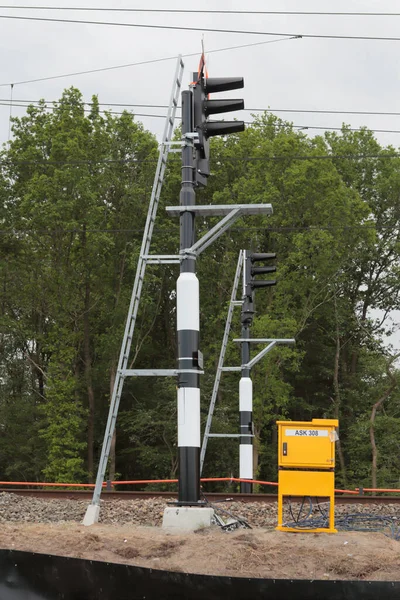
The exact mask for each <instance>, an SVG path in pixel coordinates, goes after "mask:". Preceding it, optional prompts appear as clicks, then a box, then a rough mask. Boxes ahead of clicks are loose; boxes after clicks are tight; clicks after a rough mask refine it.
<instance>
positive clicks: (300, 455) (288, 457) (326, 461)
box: [277, 419, 339, 469]
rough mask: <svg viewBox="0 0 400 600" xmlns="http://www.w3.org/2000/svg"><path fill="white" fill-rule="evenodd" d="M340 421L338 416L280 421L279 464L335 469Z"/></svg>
mask: <svg viewBox="0 0 400 600" xmlns="http://www.w3.org/2000/svg"><path fill="white" fill-rule="evenodd" d="M338 424H339V423H338V421H337V419H313V420H312V421H277V425H278V444H279V451H278V465H279V467H291V468H303V469H304V468H309V469H310V468H311V469H313V468H315V469H333V468H334V467H335V441H336V440H337V434H336V427H338Z"/></svg>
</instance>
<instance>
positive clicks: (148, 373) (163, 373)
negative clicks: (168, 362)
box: [120, 369, 204, 377]
mask: <svg viewBox="0 0 400 600" xmlns="http://www.w3.org/2000/svg"><path fill="white" fill-rule="evenodd" d="M180 373H197V374H200V375H204V371H200V369H125V370H124V371H120V374H121V375H122V376H123V377H176V376H177V375H179V374H180Z"/></svg>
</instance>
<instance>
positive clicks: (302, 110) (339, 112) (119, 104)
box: [0, 38, 400, 117]
mask: <svg viewBox="0 0 400 600" xmlns="http://www.w3.org/2000/svg"><path fill="white" fill-rule="evenodd" d="M285 39H286V38H285ZM42 101H43V102H45V103H47V104H58V103H59V102H60V100H44V99H41V100H28V99H25V100H23V99H21V100H13V102H14V104H15V103H16V102H25V103H27V102H28V103H30V104H39V103H40V102H42ZM0 102H8V98H0ZM82 104H85V105H87V106H92V105H93V102H82ZM98 105H99V106H116V107H124V106H126V107H128V108H136V107H138V108H165V109H167V108H168V105H167V104H133V103H130V102H98ZM177 108H178V109H180V108H181V107H180V106H178V107H177ZM242 110H244V111H246V112H280V113H307V114H324V115H330V114H332V115H367V116H368V115H375V116H389V117H400V112H392V111H372V110H331V109H321V110H318V109H308V108H271V107H267V108H244V109H242Z"/></svg>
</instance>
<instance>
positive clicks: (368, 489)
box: [357, 488, 400, 494]
mask: <svg viewBox="0 0 400 600" xmlns="http://www.w3.org/2000/svg"><path fill="white" fill-rule="evenodd" d="M363 489H364V492H393V493H396V494H398V493H400V490H397V489H390V488H363ZM357 490H359V488H357ZM358 493H359V491H358Z"/></svg>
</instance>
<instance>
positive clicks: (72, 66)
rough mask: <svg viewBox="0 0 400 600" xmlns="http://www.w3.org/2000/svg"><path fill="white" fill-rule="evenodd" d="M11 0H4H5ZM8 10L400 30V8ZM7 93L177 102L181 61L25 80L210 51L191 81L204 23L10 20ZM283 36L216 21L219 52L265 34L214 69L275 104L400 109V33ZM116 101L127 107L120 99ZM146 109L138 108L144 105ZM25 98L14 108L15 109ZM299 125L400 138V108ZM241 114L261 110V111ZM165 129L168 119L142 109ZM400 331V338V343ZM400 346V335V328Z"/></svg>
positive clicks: (124, 0) (189, 64)
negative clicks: (174, 93)
mask: <svg viewBox="0 0 400 600" xmlns="http://www.w3.org/2000/svg"><path fill="white" fill-rule="evenodd" d="M0 3H1V0H0ZM12 4H13V5H15V6H18V5H22V4H24V5H31V6H34V5H35V4H37V5H43V4H44V5H49V6H62V7H67V6H87V7H104V8H107V7H108V8H110V7H112V8H166V7H168V8H170V9H171V8H176V9H178V8H185V9H196V8H201V9H203V10H204V9H210V10H216V9H217V8H218V9H220V10H223V9H227V10H248V11H252V10H253V11H254V10H264V11H265V10H271V11H274V10H276V11H285V10H287V11H291V10H292V11H336V12H340V11H343V12H351V11H353V12H357V11H360V12H399V13H400V5H399V2H397V1H396V0H379V1H377V0H376V1H374V0H370V1H366V0H362V1H361V0H359V1H358V0H335V2H333V0H331V1H328V0H322V1H321V0H301V2H300V1H298V0H279V1H278V0H275V1H273V0H269V1H268V2H266V1H265V0H248V1H247V2H246V3H243V2H242V1H239V0H230V1H229V0H219V1H218V2H217V1H216V0H213V1H212V0H202V2H194V1H193V0H186V1H183V0H169V2H168V3H166V2H165V0H164V1H163V0H150V1H147V2H144V0H82V2H79V1H78V0H53V2H49V0H43V2H40V1H39V0H37V2H34V1H32V0H25V1H23V0H20V2H12ZM0 15H15V16H23V15H25V16H35V17H47V18H49V17H55V18H61V19H62V18H69V19H77V20H78V19H79V20H92V21H94V20H97V21H114V22H120V23H136V24H139V23H141V24H155V25H169V26H173V25H180V26H189V27H199V28H219V29H236V30H238V29H240V30H250V31H259V32H277V33H293V34H307V33H308V34H310V33H312V34H333V35H356V36H363V35H365V36H384V37H390V36H394V37H400V28H399V24H400V16H399V17H396V16H392V17H361V16H354V17H353V16H345V17H343V16H311V15H307V16H299V15H254V14H253V15H252V14H248V15H207V14H203V15H201V14H198V15H193V14H192V15H189V14H156V13H123V12H121V13H117V12H82V11H79V12H73V11H59V10H57V11H51V10H48V11H47V10H46V11H37V10H36V11H34V10H28V9H25V10H18V11H17V10H10V9H1V8H0ZM0 26H1V35H0V49H1V55H2V60H1V66H0V84H7V85H2V86H1V87H0V104H1V103H2V102H5V103H6V104H7V103H8V102H9V99H10V94H11V86H10V84H11V83H14V87H13V98H14V100H25V99H26V100H38V99H39V98H44V99H46V100H57V99H58V98H59V97H60V95H61V93H62V91H63V90H64V89H65V88H66V87H69V86H72V85H73V86H75V87H77V88H79V89H80V90H81V91H82V93H83V95H84V98H85V100H86V101H89V100H90V98H91V96H92V95H93V94H96V95H98V97H99V101H100V102H101V103H105V104H107V103H127V104H167V103H168V101H169V96H170V90H171V82H172V77H173V73H174V70H175V66H176V60H175V59H172V60H168V61H165V62H158V63H154V64H147V65H142V66H131V67H127V68H123V69H116V70H110V71H105V72H100V73H93V74H86V75H75V76H71V77H64V78H59V79H52V80H47V81H40V82H35V83H25V84H19V83H18V82H21V81H25V80H31V79H37V78H44V77H52V76H57V75H63V74H66V73H75V72H78V71H83V70H90V69H99V68H103V67H112V66H115V65H123V64H127V63H134V62H140V61H148V60H153V59H159V58H164V57H174V56H177V55H178V54H188V53H198V55H197V56H193V57H188V58H185V59H184V60H185V67H186V70H185V75H184V83H185V85H186V84H188V83H189V81H190V74H191V72H192V71H193V70H197V65H198V60H199V55H200V52H201V39H202V35H203V34H202V32H201V31H199V32H189V31H174V30H162V29H147V28H146V29H145V28H136V27H135V28H133V27H112V26H106V25H89V24H86V25H82V24H72V23H52V22H35V21H22V20H20V21H18V20H11V19H1V18H0ZM280 37H281V36H279V35H277V36H261V35H250V34H227V33H212V32H204V44H205V49H206V56H207V52H208V51H212V50H216V49H221V48H227V47H231V46H239V45H243V44H259V45H257V46H252V47H248V48H242V49H232V50H227V51H223V52H216V53H213V52H210V54H208V68H209V73H210V76H234V75H238V76H243V77H244V79H245V88H244V90H241V91H240V92H239V93H238V91H236V92H235V93H233V94H232V95H233V96H235V95H236V96H239V97H240V96H243V97H244V99H245V104H246V106H247V107H248V108H254V109H255V108H261V109H263V108H268V107H270V108H271V109H272V110H273V109H275V110H278V109H281V110H282V109H291V110H295V109H297V110H300V109H303V110H306V109H312V110H315V109H316V110H343V111H371V112H372V111H377V112H382V111H388V112H396V111H397V112H400V106H399V102H398V98H399V97H400V81H399V70H400V67H399V64H400V60H399V54H400V41H378V40H343V39H336V40H333V39H308V38H303V39H294V40H289V39H287V40H285V41H278V42H274V43H266V44H263V45H261V44H260V42H271V41H273V40H277V39H279V38H280ZM114 110H119V109H118V108H117V109H114ZM133 110H135V109H133ZM24 111H25V109H22V108H17V107H16V106H13V107H12V114H13V115H14V116H15V115H21V114H23V113H24ZM136 112H137V113H153V114H158V115H160V114H163V112H164V111H163V109H155V108H153V109H150V108H137V109H136ZM277 114H278V115H279V116H282V117H283V118H286V119H288V120H290V121H292V122H293V123H294V124H295V125H300V126H304V127H309V128H310V129H309V134H310V135H315V134H317V133H321V132H320V131H319V130H316V129H311V127H312V126H314V127H316V126H318V127H340V126H341V124H342V123H343V122H346V123H348V124H350V125H351V126H352V127H359V126H361V125H367V126H368V127H370V128H371V129H381V130H382V129H383V130H397V131H399V133H397V134H396V133H376V137H377V139H378V140H379V141H380V142H381V143H382V144H385V145H387V144H391V145H393V146H395V147H396V148H397V147H398V146H399V145H400V144H399V141H400V116H382V115H381V116H380V115H340V114H336V115H329V114H307V113H305V114H302V113H295V112H293V113H290V112H288V113H280V112H277ZM9 115H10V107H9V106H1V105H0V140H1V141H2V142H6V141H7V139H8V134H9ZM242 115H243V116H240V115H239V113H235V116H237V117H239V118H243V120H246V121H247V120H250V119H251V117H250V113H248V112H243V113H242ZM138 118H139V119H140V120H141V121H142V122H143V123H144V125H145V127H147V128H148V129H150V130H151V131H153V132H154V133H156V135H157V136H158V137H159V136H160V133H161V131H162V129H163V124H164V123H163V119H160V118H154V117H138ZM397 342H398V343H397ZM396 345H400V337H397V338H396Z"/></svg>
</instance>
